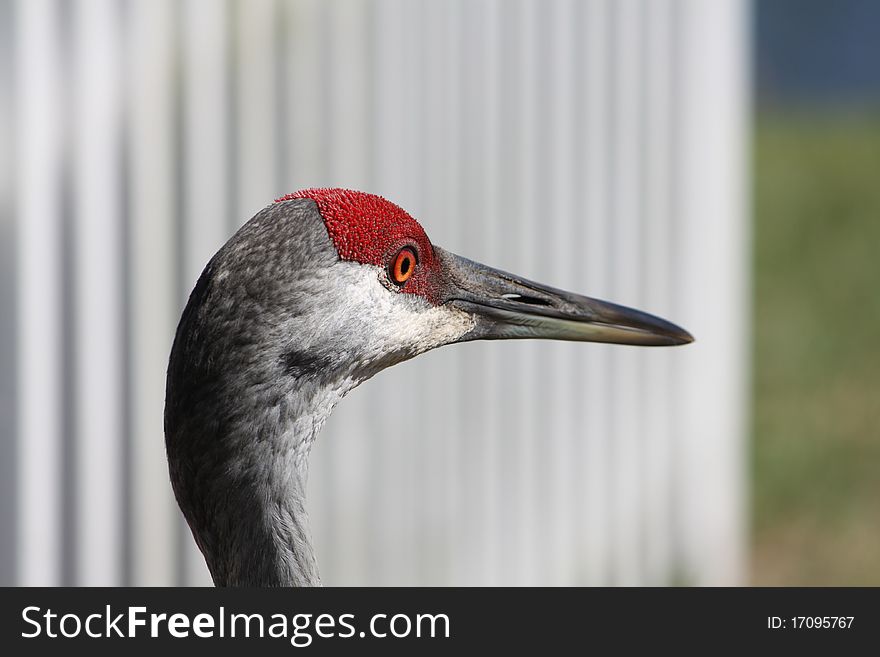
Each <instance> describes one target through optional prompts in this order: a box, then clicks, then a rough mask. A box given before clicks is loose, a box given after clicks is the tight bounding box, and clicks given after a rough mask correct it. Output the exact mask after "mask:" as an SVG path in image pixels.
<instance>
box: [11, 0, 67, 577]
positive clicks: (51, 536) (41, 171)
mask: <svg viewBox="0 0 880 657" xmlns="http://www.w3.org/2000/svg"><path fill="white" fill-rule="evenodd" d="M14 11H15V20H16V27H15V36H16V44H15V63H16V70H15V97H16V98H17V99H18V104H17V113H16V123H17V126H18V135H17V143H16V161H17V162H18V169H19V176H18V195H17V198H16V215H17V218H18V233H17V237H18V248H17V251H18V258H19V260H18V262H19V267H20V269H19V287H18V296H17V301H18V306H17V316H18V330H17V334H18V339H19V349H18V363H17V366H18V367H17V369H18V373H19V384H18V391H19V392H18V421H19V425H18V426H19V429H18V446H19V449H18V458H19V462H18V481H19V496H20V506H19V513H18V515H17V520H18V524H17V527H16V535H17V537H18V556H19V560H18V583H19V584H24V585H43V586H47V585H57V584H59V583H60V581H61V547H62V541H61V473H62V469H61V453H62V445H61V435H62V427H61V418H62V389H61V385H62V380H63V377H62V376H61V373H60V371H59V368H60V364H61V363H62V362H63V357H62V353H61V345H62V336H61V329H62V326H63V321H62V317H61V310H62V303H61V269H60V263H61V262H62V258H61V202H62V192H61V161H62V126H63V118H64V117H63V113H62V110H63V107H64V105H63V103H62V102H61V100H62V99H61V89H62V78H61V71H60V62H61V52H60V44H61V26H60V24H59V16H58V10H57V7H56V5H55V3H53V2H51V1H50V0H36V1H30V0H29V1H27V2H25V1H20V2H18V3H16V6H15V9H14Z"/></svg>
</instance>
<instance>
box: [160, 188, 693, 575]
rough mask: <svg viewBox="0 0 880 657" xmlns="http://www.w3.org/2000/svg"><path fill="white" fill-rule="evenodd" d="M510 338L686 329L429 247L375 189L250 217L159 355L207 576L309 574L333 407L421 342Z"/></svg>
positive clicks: (636, 340) (304, 199) (298, 200)
mask: <svg viewBox="0 0 880 657" xmlns="http://www.w3.org/2000/svg"><path fill="white" fill-rule="evenodd" d="M508 338H551V339H558V340H581V341H593V342H616V343H621V344H633V345H679V344H684V343H687V342H691V341H692V339H693V338H692V337H691V336H690V334H689V333H687V331H685V330H684V329H682V328H680V327H678V326H675V325H674V324H671V323H670V322H667V321H665V320H663V319H660V318H658V317H655V316H653V315H649V314H646V313H643V312H640V311H637V310H632V309H630V308H625V307H623V306H618V305H615V304H611V303H607V302H604V301H599V300H596V299H591V298H588V297H584V296H580V295H577V294H572V293H570V292H564V291H561V290H556V289H553V288H550V287H547V286H545V285H541V284H539V283H534V282H532V281H528V280H525V279H522V278H520V277H518V276H514V275H512V274H508V273H505V272H501V271H498V270H496V269H492V268H490V267H486V266H484V265H481V264H478V263H475V262H471V261H470V260H466V259H464V258H461V257H459V256H456V255H454V254H452V253H449V252H448V251H445V250H443V249H441V248H439V247H437V246H433V245H432V244H431V242H430V241H429V240H428V237H427V235H426V234H425V232H424V230H422V227H421V226H420V225H419V224H418V223H417V222H416V221H415V220H414V219H413V218H412V217H411V216H410V215H409V214H407V213H406V212H405V211H404V210H402V209H401V208H400V207H398V206H397V205H395V204H393V203H391V202H389V201H386V200H385V199H384V198H382V197H380V196H375V195H373V194H366V193H363V192H356V191H350V190H343V189H310V190H304V191H300V192H296V193H294V194H289V195H287V196H284V197H282V198H280V199H278V200H277V201H275V202H274V203H273V204H271V205H269V206H268V207H266V208H264V209H263V210H261V211H260V212H259V213H257V215H256V216H255V217H253V218H252V219H251V220H250V221H248V222H247V223H246V224H245V225H244V226H243V227H242V228H241V229H240V230H239V231H238V232H237V233H235V235H233V236H232V238H231V239H230V240H229V241H228V242H227V243H226V244H225V245H224V246H223V247H222V248H221V249H220V250H219V251H218V252H217V254H216V255H215V256H214V257H213V258H212V259H211V261H210V262H209V263H208V265H207V266H206V267H205V269H204V271H203V272H202V274H201V276H200V278H199V280H198V282H197V283H196V285H195V288H194V289H193V291H192V294H191V295H190V297H189V301H188V303H187V305H186V308H185V309H184V311H183V315H182V317H181V319H180V324H179V326H178V328H177V334H176V336H175V339H174V346H173V347H172V350H171V358H170V362H169V365H168V378H167V385H166V400H165V444H166V450H167V454H168V466H169V471H170V475H171V483H172V485H173V488H174V493H175V496H176V498H177V502H178V504H179V505H180V508H181V510H182V511H183V514H184V516H185V517H186V520H187V522H188V523H189V526H190V528H191V529H192V533H193V536H194V538H195V541H196V543H197V544H198V546H199V548H200V549H201V551H202V554H203V555H204V557H205V560H206V561H207V564H208V568H209V569H210V571H211V575H212V577H213V579H214V583H215V584H217V585H218V586H309V585H320V578H319V575H318V568H317V565H316V561H315V555H314V551H313V550H312V547H311V543H310V540H309V526H308V517H307V513H306V501H305V482H306V476H307V472H308V460H309V451H310V448H311V445H312V443H313V442H314V440H315V438H316V436H317V435H318V433H319V432H320V430H321V427H322V426H323V424H324V421H325V420H326V419H327V417H328V416H329V414H330V412H331V410H332V409H333V407H334V405H335V404H336V403H337V402H338V401H339V400H340V399H342V398H343V397H344V396H345V394H346V393H347V392H349V391H350V390H351V389H353V388H354V387H355V386H357V385H358V384H360V383H361V382H363V381H365V380H367V379H369V378H370V377H371V376H373V375H374V374H376V373H377V372H379V371H380V370H383V369H385V368H386V367H390V366H391V365H394V364H396V363H400V362H402V361H404V360H407V359H409V358H412V357H413V356H417V355H418V354H421V353H423V352H425V351H428V350H429V349H433V348H435V347H439V346H442V345H446V344H452V343H455V342H465V341H468V340H499V339H508Z"/></svg>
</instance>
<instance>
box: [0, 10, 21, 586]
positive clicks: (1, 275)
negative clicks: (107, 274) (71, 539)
mask: <svg viewBox="0 0 880 657" xmlns="http://www.w3.org/2000/svg"><path fill="white" fill-rule="evenodd" d="M14 9H15V2H14V0H0V307H2V308H7V309H11V310H12V312H10V311H9V310H7V312H5V313H3V314H2V315H0V527H3V528H4V531H2V532H0V586H12V585H14V584H15V583H16V577H17V574H16V561H17V547H18V546H17V540H16V539H17V536H16V532H15V531H13V530H12V529H11V528H15V527H17V526H18V520H17V509H18V501H19V494H18V493H19V491H18V483H19V481H18V479H19V478H18V472H17V466H18V464H19V463H18V444H17V441H16V431H17V428H18V408H17V404H18V394H17V387H18V385H17V384H18V364H17V353H16V343H17V326H16V319H17V316H18V315H17V310H16V309H17V307H18V294H17V292H18V289H17V286H18V279H19V274H18V271H17V266H18V254H17V252H16V247H17V246H18V237H17V235H18V230H17V226H16V221H15V220H16V216H15V198H16V188H15V183H16V182H17V178H16V175H15V156H16V142H15V134H16V133H15V126H16V121H15V118H16V117H15V101H14V100H13V98H14V97H15V96H14V93H13V64H12V62H13V52H14V35H15V21H14V20H13V12H14Z"/></svg>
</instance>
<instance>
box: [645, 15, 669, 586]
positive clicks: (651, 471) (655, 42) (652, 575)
mask: <svg viewBox="0 0 880 657" xmlns="http://www.w3.org/2000/svg"><path fill="white" fill-rule="evenodd" d="M645 6H646V12H645V14H644V16H643V19H644V20H643V24H644V26H645V34H644V38H643V40H644V44H645V46H644V48H643V51H642V57H643V61H644V65H645V68H646V74H645V82H644V84H645V92H644V95H643V102H642V110H641V112H642V116H643V117H644V118H643V122H644V129H645V135H644V139H643V145H644V146H643V148H644V160H643V170H644V173H645V177H644V179H643V181H642V184H643V187H642V189H643V199H642V207H643V209H644V210H643V211H644V223H643V230H642V238H641V239H642V245H643V246H642V253H643V254H644V267H643V276H642V278H643V281H644V292H645V305H646V309H647V310H649V311H651V312H655V313H657V314H660V315H662V316H664V317H673V316H674V314H673V312H672V311H673V308H672V304H671V302H670V301H671V300H670V296H671V294H672V290H671V289H670V280H669V278H670V277H669V271H670V262H669V260H670V254H671V250H670V241H671V240H672V234H673V225H672V218H671V217H670V209H671V205H670V190H669V188H670V184H671V177H670V176H669V163H670V159H671V157H672V149H671V144H670V129H669V128H670V122H671V116H670V113H671V102H670V101H671V99H670V89H671V74H670V73H671V71H670V67H671V57H670V47H671V44H670V22H671V16H670V11H669V7H668V5H667V4H664V3H658V2H647V3H645ZM675 353H676V352H671V351H669V350H664V349H657V350H653V351H651V352H650V353H648V354H645V370H644V374H645V376H644V379H643V384H642V389H643V392H644V404H645V419H644V426H645V427H647V428H650V431H651V436H650V437H649V438H648V440H646V441H645V443H644V451H643V460H644V463H645V470H644V472H645V485H644V487H643V489H642V499H643V505H644V510H643V514H644V521H643V522H644V524H645V530H644V537H645V538H644V540H645V551H646V554H645V583H647V584H649V585H655V584H664V583H666V582H667V581H668V577H669V573H670V571H671V570H672V528H673V518H672V514H671V509H670V505H671V492H672V472H673V468H674V467H675V464H674V462H673V459H672V445H673V443H672V437H671V432H672V426H671V421H672V420H671V414H670V412H669V407H670V405H671V403H672V400H671V389H670V388H671V386H670V383H671V378H670V366H671V364H672V362H673V358H674V356H675Z"/></svg>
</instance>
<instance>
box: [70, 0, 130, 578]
mask: <svg viewBox="0 0 880 657" xmlns="http://www.w3.org/2000/svg"><path fill="white" fill-rule="evenodd" d="M116 10H117V7H116V6H115V4H114V3H113V2H112V1H111V0H103V1H101V2H93V1H90V2H79V3H77V5H76V7H75V17H74V24H73V31H74V34H75V37H74V61H75V75H74V76H73V80H74V84H73V88H74V89H75V90H76V92H75V101H74V105H73V124H74V130H73V139H72V144H71V146H72V152H73V161H74V181H73V186H74V194H73V196H74V199H73V202H74V221H73V225H74V227H75V235H74V239H73V242H74V253H75V262H74V286H75V290H74V320H75V322H74V326H75V330H74V336H75V342H74V348H75V355H76V357H75V359H74V363H75V367H74V370H75V386H76V388H75V393H74V394H75V399H76V405H77V412H76V431H75V437H76V443H77V444H76V448H75V450H74V454H75V458H76V466H75V468H76V490H77V493H76V496H75V499H76V527H77V531H76V534H75V536H76V540H77V545H76V551H75V554H76V557H77V573H76V579H75V581H76V582H77V583H79V584H92V585H95V584H100V585H108V586H109V585H115V584H119V583H121V576H122V554H121V549H120V547H121V545H122V518H123V516H122V510H121V508H120V501H121V500H122V499H123V498H122V496H121V495H120V494H119V490H120V487H121V485H122V483H123V482H122V476H121V474H122V473H121V469H122V465H123V463H122V444H123V443H122V440H120V435H121V432H122V428H123V423H122V409H123V400H122V397H121V392H122V391H123V390H124V388H123V385H122V375H123V372H122V369H121V364H122V362H123V358H122V326H123V324H122V317H121V311H122V306H121V304H120V301H121V299H122V296H121V293H120V281H122V280H123V276H122V274H121V270H120V268H121V267H122V266H123V263H122V261H121V251H122V249H121V247H122V234H121V228H122V226H121V222H120V221H119V217H120V216H121V202H120V201H121V199H120V190H121V188H122V186H121V182H122V181H121V178H120V176H119V171H120V169H121V167H120V162H119V157H120V154H121V152H122V151H121V149H120V146H119V143H120V139H121V136H122V135H121V94H120V88H119V87H120V80H121V77H120V71H119V62H120V58H119V56H118V52H119V44H118V42H117V36H118V29H117V26H118V21H117V20H116V19H117V16H116Z"/></svg>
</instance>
